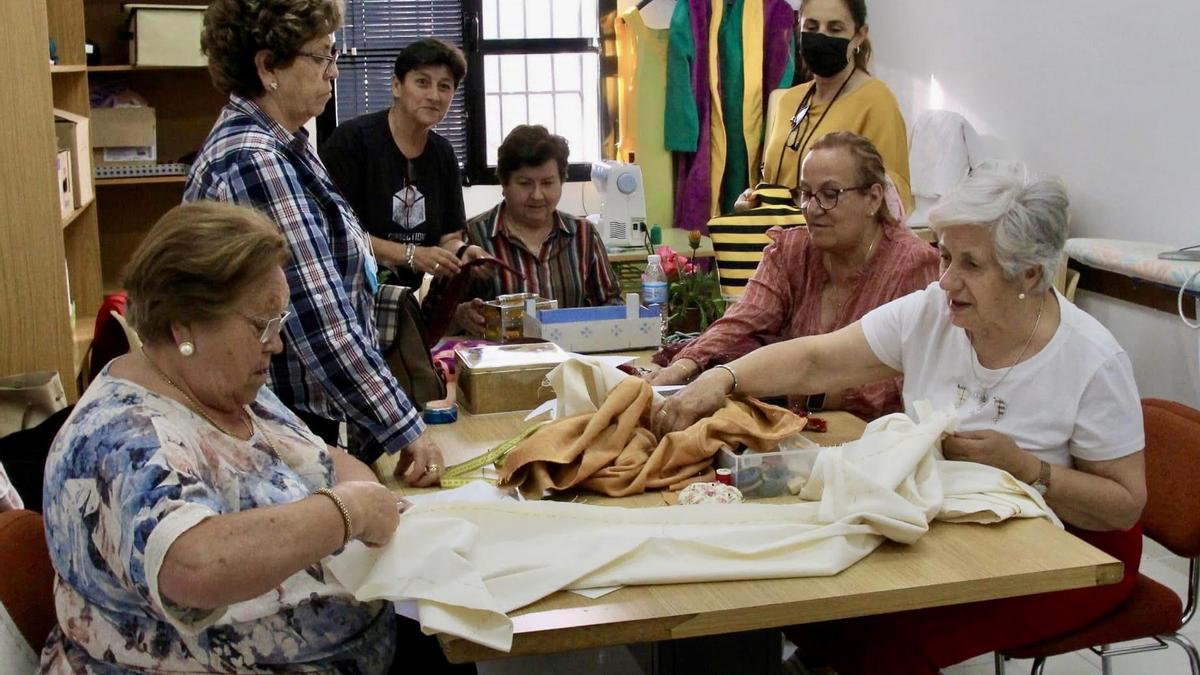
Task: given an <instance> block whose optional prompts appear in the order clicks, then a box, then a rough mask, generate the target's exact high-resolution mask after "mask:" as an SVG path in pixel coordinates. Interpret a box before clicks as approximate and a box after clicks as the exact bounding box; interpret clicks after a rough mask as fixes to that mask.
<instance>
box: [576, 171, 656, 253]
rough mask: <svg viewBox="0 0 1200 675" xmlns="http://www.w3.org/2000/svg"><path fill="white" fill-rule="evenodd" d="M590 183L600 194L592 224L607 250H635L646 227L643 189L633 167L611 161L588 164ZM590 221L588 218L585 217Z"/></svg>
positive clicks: (640, 179) (638, 172)
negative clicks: (598, 210) (598, 204)
mask: <svg viewBox="0 0 1200 675" xmlns="http://www.w3.org/2000/svg"><path fill="white" fill-rule="evenodd" d="M592 183H593V184H595V186H596V190H597V191H598V192H599V193H600V198H601V200H602V203H601V205H600V215H599V219H598V220H594V221H593V224H594V225H595V226H596V228H597V229H598V230H599V231H600V238H601V239H603V240H604V243H605V244H606V245H608V246H639V245H641V243H642V237H643V235H642V234H641V233H642V232H644V231H645V227H646V189H645V185H644V184H643V183H642V170H641V169H639V168H638V166H637V165H636V164H626V163H624V162H615V161H612V160H607V159H606V160H603V161H599V162H593V163H592ZM589 219H590V217H589Z"/></svg>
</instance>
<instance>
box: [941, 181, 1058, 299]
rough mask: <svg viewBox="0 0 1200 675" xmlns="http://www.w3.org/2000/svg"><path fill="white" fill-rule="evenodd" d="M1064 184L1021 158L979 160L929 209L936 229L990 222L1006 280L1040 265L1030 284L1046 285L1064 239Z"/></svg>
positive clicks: (1038, 287)
mask: <svg viewBox="0 0 1200 675" xmlns="http://www.w3.org/2000/svg"><path fill="white" fill-rule="evenodd" d="M1069 206H1070V202H1069V200H1068V199H1067V188H1066V186H1065V185H1063V183H1062V181H1060V180H1058V179H1057V178H1047V177H1041V176H1037V175H1034V174H1033V173H1031V172H1030V171H1029V170H1028V169H1027V168H1026V167H1025V165H1024V164H1021V163H1019V162H987V163H984V164H981V165H980V166H978V167H976V168H975V169H973V170H972V171H971V173H970V174H969V175H968V176H967V177H966V178H964V179H962V181H960V182H959V183H958V185H956V186H954V189H952V190H951V191H950V192H949V193H947V194H946V196H944V197H942V199H941V200H940V201H938V203H937V205H936V206H934V207H933V209H932V210H930V212H929V223H930V226H931V227H933V229H934V231H935V232H937V231H939V230H941V229H942V228H945V227H951V226H954V225H975V226H978V227H986V228H989V229H990V230H991V232H992V244H993V247H994V255H995V256H996V262H997V263H998V264H999V265H1000V269H1001V270H1002V271H1003V272H1004V277H1005V278H1006V279H1008V280H1010V281H1012V280H1015V279H1017V277H1018V276H1020V275H1021V273H1023V272H1024V271H1025V270H1027V269H1029V268H1031V267H1040V268H1041V270H1042V277H1041V279H1039V280H1038V283H1037V285H1036V286H1034V287H1033V289H1032V290H1033V291H1034V292H1040V291H1044V290H1046V289H1047V288H1049V287H1050V285H1051V284H1052V283H1053V281H1054V277H1055V274H1056V272H1057V271H1058V266H1059V264H1060V261H1061V260H1062V251H1063V246H1064V245H1066V243H1067V224H1068V215H1067V210H1068V207H1069Z"/></svg>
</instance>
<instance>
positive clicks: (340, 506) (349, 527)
mask: <svg viewBox="0 0 1200 675" xmlns="http://www.w3.org/2000/svg"><path fill="white" fill-rule="evenodd" d="M313 494H317V495H325V496H326V497H329V498H330V499H332V500H333V505H334V506H336V507H337V510H338V513H340V514H342V526H343V527H345V528H346V536H345V537H343V538H342V546H345V545H346V544H349V543H350V538H351V536H352V534H353V533H354V525H353V524H352V523H351V522H350V509H347V508H346V502H343V501H342V498H341V497H339V496H337V493H336V492H334V491H333V490H330V489H329V488H321V489H320V490H317V491H316V492H314V493H313Z"/></svg>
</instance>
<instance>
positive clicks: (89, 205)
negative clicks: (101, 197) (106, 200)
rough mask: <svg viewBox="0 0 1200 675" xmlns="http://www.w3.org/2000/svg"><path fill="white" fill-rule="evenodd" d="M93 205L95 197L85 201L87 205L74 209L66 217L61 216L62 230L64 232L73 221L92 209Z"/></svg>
mask: <svg viewBox="0 0 1200 675" xmlns="http://www.w3.org/2000/svg"><path fill="white" fill-rule="evenodd" d="M95 204H96V199H95V197H93V198H92V199H89V200H88V201H87V203H85V204H84V205H83V206H81V207H79V208H77V209H75V210H74V211H72V212H70V213H68V214H67V215H65V216H63V219H62V226H63V229H64V230H65V229H67V228H68V227H70V226H71V225H72V224H73V223H74V222H75V221H77V220H79V217H80V216H82V215H83V214H84V213H85V212H86V211H87V210H88V209H90V208H92V207H93V206H94V205H95Z"/></svg>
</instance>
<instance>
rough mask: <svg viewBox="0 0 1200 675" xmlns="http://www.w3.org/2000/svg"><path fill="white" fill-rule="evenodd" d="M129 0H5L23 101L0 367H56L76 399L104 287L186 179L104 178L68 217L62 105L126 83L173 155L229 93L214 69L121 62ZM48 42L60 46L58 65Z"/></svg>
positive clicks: (5, 252) (0, 200)
mask: <svg viewBox="0 0 1200 675" xmlns="http://www.w3.org/2000/svg"><path fill="white" fill-rule="evenodd" d="M126 2H128V0H3V2H0V22H2V23H0V25H4V26H10V27H16V29H14V30H12V31H10V37H9V49H10V50H11V51H10V52H9V60H8V61H7V62H6V64H5V67H4V68H0V96H2V97H3V100H5V101H19V102H20V104H19V105H17V104H13V105H10V106H8V110H7V112H6V113H5V118H4V122H3V123H0V142H2V143H3V144H4V150H5V151H4V152H3V153H0V284H2V285H3V288H4V289H5V292H4V293H0V376H2V375H10V374H16V373H23V372H31V371H36V370H56V371H58V372H59V374H60V377H61V378H62V381H63V386H64V387H65V388H66V390H67V393H68V396H69V397H70V398H71V399H72V400H74V399H76V398H77V397H78V395H79V393H80V389H81V387H82V386H83V385H85V384H86V383H85V382H83V381H82V379H81V377H80V373H81V372H82V371H83V369H85V368H86V367H87V356H88V353H89V348H90V346H91V340H92V331H93V328H94V322H95V317H96V312H97V310H98V309H99V308H100V302H101V300H102V298H103V295H104V293H105V292H111V291H114V290H117V289H119V288H120V281H121V272H122V270H123V268H124V267H125V264H126V263H127V262H128V258H129V256H130V254H132V252H133V250H134V249H135V248H136V247H137V245H138V244H139V243H140V242H141V240H142V238H143V237H144V236H145V234H146V232H147V231H149V229H150V227H151V226H152V225H153V224H154V223H155V221H157V220H158V218H159V216H161V215H162V214H163V213H165V212H166V211H167V210H168V209H170V208H171V207H172V206H174V205H176V204H178V203H179V202H180V200H181V198H182V196H183V183H184V180H185V178H184V177H183V176H149V177H143V178H115V179H105V180H95V181H94V187H95V190H94V192H95V195H96V196H95V198H94V199H93V200H92V201H91V202H90V203H87V204H84V205H82V206H81V207H80V208H78V209H75V210H74V211H73V212H71V213H70V214H67V215H66V216H65V217H64V216H63V214H62V213H61V211H60V209H59V206H58V191H57V188H56V187H55V182H56V181H55V169H54V154H55V147H56V141H55V135H54V117H53V113H52V111H53V109H55V108H58V109H61V110H66V111H68V112H71V113H74V114H76V115H82V116H85V117H87V116H90V107H89V99H90V97H89V86H90V85H92V84H95V83H104V84H116V83H118V82H119V83H121V84H123V85H124V86H126V87H128V88H129V89H131V90H133V91H135V92H137V93H138V94H141V95H142V96H143V97H144V98H145V99H146V100H147V101H148V102H149V103H150V105H151V106H153V107H154V108H155V111H156V116H157V129H158V131H157V143H158V156H159V158H160V161H162V162H173V161H176V160H178V159H179V158H182V157H184V156H186V155H188V154H190V153H192V152H195V151H196V150H198V149H199V147H200V145H201V143H203V141H204V139H205V137H206V136H207V135H208V132H209V131H210V130H211V129H212V125H213V122H214V121H215V120H216V116H217V114H218V113H219V112H220V109H221V106H222V105H224V103H225V97H224V96H222V95H221V94H219V93H218V92H217V91H216V90H215V89H214V88H213V86H212V83H211V81H210V80H209V77H208V71H207V69H205V68H195V67H190V68H149V67H139V66H133V65H130V64H129V63H128V62H124V63H123V62H122V61H123V60H126V61H127V59H128V56H127V55H128V53H129V49H128V43H127V42H126V41H125V39H124V36H123V35H122V31H124V30H125V13H124V10H123V9H122V5H123V4H125V3H126ZM166 3H169V4H195V0H166ZM87 39H90V40H93V41H94V42H96V43H97V44H98V45H99V47H100V53H101V54H102V55H103V57H104V59H105V63H104V64H103V65H99V66H88V65H86V61H85V58H84V42H85V40H87ZM50 40H54V42H55V43H56V45H57V48H58V57H59V62H58V63H56V64H53V65H52V64H50V63H49V58H48V50H47V45H48V44H49V41H50ZM89 179H90V177H89ZM64 266H65V269H64ZM68 278H69V279H70V282H69V283H70V285H69V287H68V281H67V280H68ZM72 301H74V303H75V317H76V319H75V321H74V322H72V318H71V313H70V303H71V302H72Z"/></svg>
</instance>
